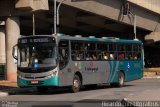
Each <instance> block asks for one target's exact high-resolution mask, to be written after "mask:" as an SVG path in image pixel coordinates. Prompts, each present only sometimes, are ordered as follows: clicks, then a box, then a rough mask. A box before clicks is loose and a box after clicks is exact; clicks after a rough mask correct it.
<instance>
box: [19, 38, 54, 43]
mask: <svg viewBox="0 0 160 107" xmlns="http://www.w3.org/2000/svg"><path fill="white" fill-rule="evenodd" d="M18 42H19V43H21V44H26V43H49V42H54V38H22V39H19V41H18Z"/></svg>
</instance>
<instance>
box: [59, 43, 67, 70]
mask: <svg viewBox="0 0 160 107" xmlns="http://www.w3.org/2000/svg"><path fill="white" fill-rule="evenodd" d="M68 45H69V42H68V41H67V40H62V41H60V42H59V67H60V69H63V68H64V67H65V66H66V65H67V63H68V60H69V47H68Z"/></svg>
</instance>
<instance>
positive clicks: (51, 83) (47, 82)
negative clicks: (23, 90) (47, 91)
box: [17, 76, 59, 87]
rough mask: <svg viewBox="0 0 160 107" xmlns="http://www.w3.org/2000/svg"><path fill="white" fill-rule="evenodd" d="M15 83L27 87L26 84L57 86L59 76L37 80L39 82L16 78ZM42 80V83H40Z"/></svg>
mask: <svg viewBox="0 0 160 107" xmlns="http://www.w3.org/2000/svg"><path fill="white" fill-rule="evenodd" d="M17 80H18V81H17V84H18V86H20V87H27V86H59V78H58V76H55V77H52V78H49V79H45V80H39V84H31V80H23V79H20V78H17ZM42 82H43V83H42Z"/></svg>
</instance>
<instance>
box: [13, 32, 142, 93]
mask: <svg viewBox="0 0 160 107" xmlns="http://www.w3.org/2000/svg"><path fill="white" fill-rule="evenodd" d="M13 58H15V59H16V60H17V73H18V74H17V84H18V86H19V87H30V86H35V87H37V91H40V92H43V91H46V90H47V89H48V87H52V86H53V87H63V86H64V87H65V86H67V87H70V89H71V90H72V92H78V91H79V90H80V88H81V86H86V87H87V86H96V85H97V84H110V85H116V86H119V87H122V86H123V85H124V82H127V81H132V80H137V79H141V78H142V77H143V70H144V52H143V43H142V42H141V41H139V40H124V39H119V38H115V37H102V38H96V37H94V36H89V37H82V36H80V35H76V36H69V35H62V34H57V35H36V36H24V37H20V38H19V39H18V43H17V45H15V46H14V47H13Z"/></svg>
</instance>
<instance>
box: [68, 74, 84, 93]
mask: <svg viewBox="0 0 160 107" xmlns="http://www.w3.org/2000/svg"><path fill="white" fill-rule="evenodd" d="M81 86H82V75H81V73H80V72H79V71H77V72H76V73H75V74H74V77H73V83H72V87H71V90H72V92H74V93H76V92H78V91H79V90H80V88H81Z"/></svg>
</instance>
